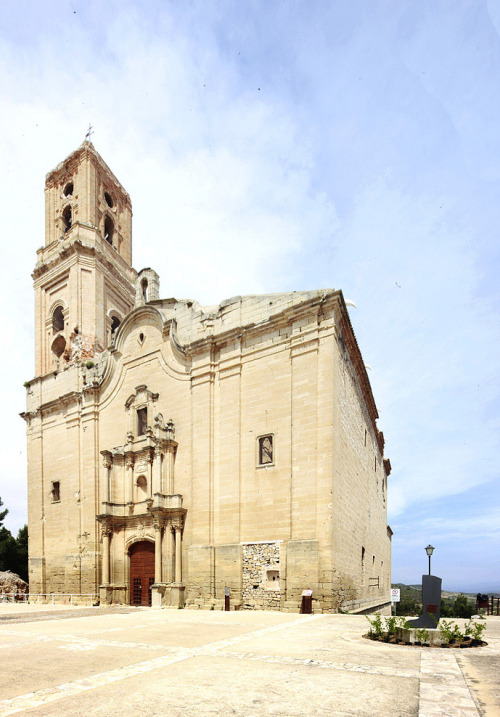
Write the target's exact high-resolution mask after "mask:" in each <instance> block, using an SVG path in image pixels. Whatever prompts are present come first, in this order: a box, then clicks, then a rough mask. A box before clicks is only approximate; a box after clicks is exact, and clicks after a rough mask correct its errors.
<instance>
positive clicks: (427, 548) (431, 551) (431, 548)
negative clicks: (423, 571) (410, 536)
mask: <svg viewBox="0 0 500 717" xmlns="http://www.w3.org/2000/svg"><path fill="white" fill-rule="evenodd" d="M425 552H426V553H427V555H428V556H429V575H430V574H431V555H432V553H433V552H434V548H433V547H432V545H428V546H427V547H426V549H425Z"/></svg>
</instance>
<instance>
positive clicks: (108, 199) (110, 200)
mask: <svg viewBox="0 0 500 717" xmlns="http://www.w3.org/2000/svg"><path fill="white" fill-rule="evenodd" d="M104 201H105V202H106V204H107V205H108V207H110V208H111V207H113V204H114V202H113V197H112V196H111V194H110V193H109V192H104Z"/></svg>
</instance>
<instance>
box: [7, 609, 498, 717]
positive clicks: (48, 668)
mask: <svg viewBox="0 0 500 717" xmlns="http://www.w3.org/2000/svg"><path fill="white" fill-rule="evenodd" d="M16 616H17V617H16ZM7 617H8V618H9V619H8V621H7V620H6V619H5V618H7ZM63 617H64V618H65V619H61V618H63ZM367 628H368V622H367V620H366V619H365V618H364V617H363V616H356V615H311V616H309V615H297V614H290V613H278V612H261V611H255V612H253V611H252V612H250V611H249V612H230V613H224V612H216V611H208V612H205V611H190V610H152V609H142V608H139V609H138V608H125V609H121V610H119V611H116V610H113V609H111V610H109V609H106V608H86V609H82V608H73V610H72V611H71V610H62V609H61V607H54V608H50V609H49V606H40V607H39V608H36V609H35V608H34V607H33V606H29V605H21V606H17V605H0V715H10V714H27V715H31V714H33V715H62V714H65V713H71V714H72V715H106V717H109V716H112V715H120V716H123V715H132V714H134V715H136V714H138V715H166V714H168V715H173V716H179V717H180V716H181V715H182V717H184V716H188V717H189V716H191V715H197V717H198V716H200V717H204V716H205V715H207V716H208V715H226V714H227V715H236V716H237V717H254V715H259V716H260V715H273V716H283V717H285V716H286V717H292V716H293V717H295V716H297V717H299V716H302V715H310V714H313V715H319V716H323V715H324V716H325V717H326V715H328V716H336V715H360V716H365V715H366V717H373V716H376V715H384V717H385V716H386V715H394V716H397V715H405V716H406V715H415V716H418V717H434V715H446V716H449V717H455V716H457V717H459V716H460V717H461V716H466V715H467V716H470V717H477V715H486V716H487V717H490V716H491V717H493V715H495V716H496V715H500V618H488V629H487V631H486V633H485V637H484V639H485V640H486V641H487V642H488V643H489V644H488V646H487V647H482V648H476V649H468V650H443V649H429V648H427V649H425V648H424V649H422V648H418V647H401V646H397V645H388V644H383V643H375V642H371V641H369V640H365V639H363V637H362V635H363V633H365V632H366V631H367Z"/></svg>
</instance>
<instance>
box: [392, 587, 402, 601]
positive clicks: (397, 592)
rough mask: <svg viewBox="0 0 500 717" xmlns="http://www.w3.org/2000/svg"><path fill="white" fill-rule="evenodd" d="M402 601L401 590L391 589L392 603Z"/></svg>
mask: <svg viewBox="0 0 500 717" xmlns="http://www.w3.org/2000/svg"><path fill="white" fill-rule="evenodd" d="M400 601H401V590H400V589H399V588H391V602H400Z"/></svg>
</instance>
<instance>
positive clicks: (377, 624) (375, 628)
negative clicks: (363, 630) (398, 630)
mask: <svg viewBox="0 0 500 717" xmlns="http://www.w3.org/2000/svg"><path fill="white" fill-rule="evenodd" d="M366 619H367V620H368V622H369V623H370V625H371V627H370V629H369V630H368V634H369V635H373V636H375V637H380V636H381V635H382V632H383V630H382V618H381V617H380V613H379V612H376V613H375V617H374V618H373V620H370V617H369V616H368V615H366Z"/></svg>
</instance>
